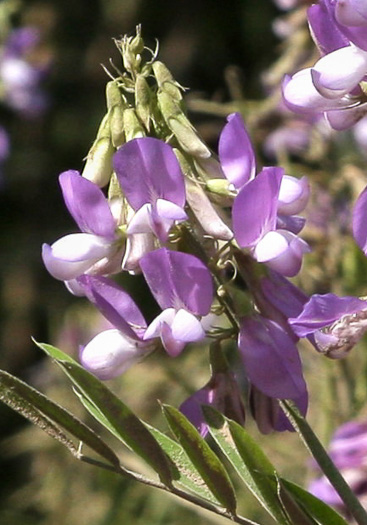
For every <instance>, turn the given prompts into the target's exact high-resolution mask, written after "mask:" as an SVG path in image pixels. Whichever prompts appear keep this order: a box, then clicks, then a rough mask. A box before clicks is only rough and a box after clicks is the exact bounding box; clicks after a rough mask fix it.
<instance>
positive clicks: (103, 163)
mask: <svg viewBox="0 0 367 525" xmlns="http://www.w3.org/2000/svg"><path fill="white" fill-rule="evenodd" d="M114 151H115V150H114V147H113V145H112V142H111V139H110V138H109V137H102V138H100V139H97V140H96V142H95V143H94V144H93V146H92V147H91V149H90V150H89V153H88V157H87V162H86V164H85V166H84V170H83V172H82V176H83V177H84V178H86V179H88V180H90V181H91V182H94V184H97V186H99V187H101V188H102V187H104V186H106V185H107V184H108V183H109V181H110V178H111V174H112V155H113V154H114Z"/></svg>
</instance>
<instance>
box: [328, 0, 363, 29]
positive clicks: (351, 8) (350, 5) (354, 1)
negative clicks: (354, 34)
mask: <svg viewBox="0 0 367 525" xmlns="http://www.w3.org/2000/svg"><path fill="white" fill-rule="evenodd" d="M335 18H336V20H337V21H338V22H339V24H341V25H343V26H357V27H358V26H367V4H366V2H365V0H339V2H337V4H336V6H335Z"/></svg>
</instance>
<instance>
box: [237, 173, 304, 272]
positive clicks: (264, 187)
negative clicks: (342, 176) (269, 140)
mask: <svg viewBox="0 0 367 525" xmlns="http://www.w3.org/2000/svg"><path fill="white" fill-rule="evenodd" d="M283 178H284V172H283V169H282V168H264V169H263V170H262V171H261V172H260V173H259V174H258V175H257V177H256V178H255V179H253V180H251V181H250V182H248V183H247V184H245V186H243V188H242V189H241V190H240V192H239V193H238V195H237V197H236V198H235V200H234V203H233V207H232V220H233V231H234V234H235V238H236V241H237V242H238V244H239V246H240V247H242V248H250V249H251V251H252V254H253V256H254V257H255V259H256V260H257V261H259V262H264V263H266V264H267V265H268V266H269V267H270V268H272V269H273V270H276V271H278V272H279V273H281V274H283V275H286V276H288V277H292V276H294V275H296V274H297V273H298V272H299V270H300V268H301V264H302V256H303V254H304V253H305V252H308V251H309V250H310V249H309V246H308V244H307V243H306V242H304V241H303V240H302V239H300V238H298V237H297V236H296V235H295V234H294V233H293V232H292V231H289V230H291V229H292V228H293V227H294V225H291V226H290V228H289V230H285V229H278V215H277V213H278V210H279V209H280V211H282V212H283V214H285V213H289V212H292V210H294V209H295V210H301V209H303V207H304V204H305V202H306V201H307V199H308V192H309V190H308V185H307V184H306V183H305V182H304V179H301V181H297V179H293V178H292V177H287V178H285V179H284V182H283ZM295 189H296V191H295ZM279 197H281V200H279ZM281 218H282V217H280V219H281ZM285 224H287V223H285ZM301 226H302V224H301Z"/></svg>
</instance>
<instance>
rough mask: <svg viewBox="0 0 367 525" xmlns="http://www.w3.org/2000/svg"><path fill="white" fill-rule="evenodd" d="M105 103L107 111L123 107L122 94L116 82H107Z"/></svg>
mask: <svg viewBox="0 0 367 525" xmlns="http://www.w3.org/2000/svg"><path fill="white" fill-rule="evenodd" d="M106 101H107V109H111V108H113V107H114V106H121V105H124V103H123V98H122V94H121V91H120V89H119V87H118V85H117V82H116V80H111V82H107V84H106Z"/></svg>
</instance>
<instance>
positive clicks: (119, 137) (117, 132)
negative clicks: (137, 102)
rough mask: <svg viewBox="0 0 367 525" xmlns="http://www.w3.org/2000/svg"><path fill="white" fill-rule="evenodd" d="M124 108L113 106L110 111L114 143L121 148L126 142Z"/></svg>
mask: <svg viewBox="0 0 367 525" xmlns="http://www.w3.org/2000/svg"><path fill="white" fill-rule="evenodd" d="M124 111H125V110H124V108H123V107H122V106H113V108H112V109H111V110H110V112H109V119H110V132H111V140H112V144H113V146H114V147H115V148H119V147H120V146H121V145H122V144H123V143H124Z"/></svg>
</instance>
